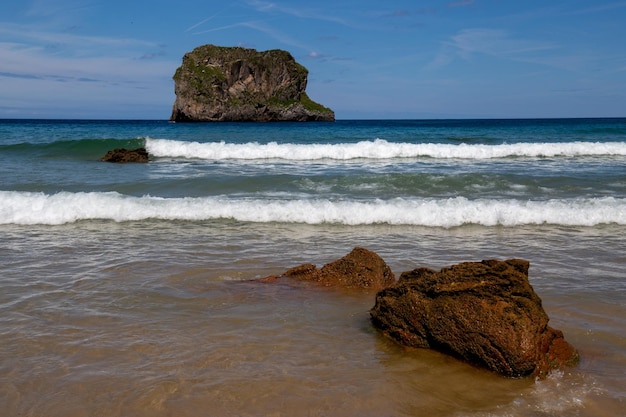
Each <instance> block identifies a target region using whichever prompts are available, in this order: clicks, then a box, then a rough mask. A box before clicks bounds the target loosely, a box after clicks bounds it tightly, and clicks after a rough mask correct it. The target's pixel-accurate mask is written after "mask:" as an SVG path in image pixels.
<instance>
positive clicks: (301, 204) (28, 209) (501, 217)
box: [0, 191, 626, 227]
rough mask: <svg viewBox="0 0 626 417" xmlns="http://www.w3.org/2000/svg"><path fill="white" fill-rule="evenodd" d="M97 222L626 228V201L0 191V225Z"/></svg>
mask: <svg viewBox="0 0 626 417" xmlns="http://www.w3.org/2000/svg"><path fill="white" fill-rule="evenodd" d="M90 219H102V220H112V221H116V222H124V221H141V220H148V219H164V220H186V221H203V220H220V219H223V220H235V221H240V222H259V223H264V222H279V223H306V224H343V225H370V224H389V225H419V226H431V227H456V226H462V225H466V224H477V225H484V226H498V225H500V226H519V225H536V224H554V225H566V226H595V225H599V224H611V223H613V224H620V225H624V224H626V199H623V198H613V197H603V198H575V199H560V200H545V201H543V200H542V201H521V200H512V199H476V200H470V199H467V198H465V197H455V198H440V199H437V198H394V199H389V200H381V199H375V200H374V199H373V200H336V201H335V200H330V199H316V198H304V199H289V198H258V197H255V198H246V197H225V196H217V197H216V196H212V197H193V198H192V197H183V198H162V197H152V196H143V197H136V196H129V195H123V194H119V193H117V192H79V193H70V192H59V193H56V194H45V193H34V192H20V191H0V224H49V225H57V224H65V223H73V222H77V221H81V220H90Z"/></svg>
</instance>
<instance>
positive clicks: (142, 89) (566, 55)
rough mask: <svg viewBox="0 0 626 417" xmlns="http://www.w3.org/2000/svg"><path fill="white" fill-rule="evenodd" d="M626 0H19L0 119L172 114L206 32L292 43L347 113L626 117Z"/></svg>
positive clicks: (3, 35)
mask: <svg viewBox="0 0 626 417" xmlns="http://www.w3.org/2000/svg"><path fill="white" fill-rule="evenodd" d="M625 40H626V1H617V0H607V1H604V0H587V1H576V0H568V1H559V0H551V1H545V0H542V1H535V0H530V1H511V0H451V1H408V0H407V1H382V0H377V1H373V0H361V1H358V2H357V1H344V0H332V1H328V0H316V1H310V0H307V1H299V0H296V1H282V0H275V1H265V0H229V1H223V0H221V1H207V0H202V1H185V0H179V1H178V2H172V1H171V0H170V1H162V0H151V1H145V2H144V1H133V0H124V1H118V0H22V1H19V2H17V1H3V2H2V5H0V118H13V117H15V118H25V117H26V118H105V119H117V118H122V119H133V118H136V119H167V118H169V116H170V112H171V107H172V104H173V102H174V83H173V81H172V75H173V74H174V71H175V70H176V68H177V67H178V66H179V65H180V63H181V59H182V56H183V55H184V53H185V52H187V51H191V50H192V49H193V48H195V47H196V46H199V45H203V44H207V43H212V44H216V45H220V46H243V47H249V48H255V49H258V50H267V49H284V50H287V51H289V52H291V54H292V55H293V56H294V57H295V58H296V60H297V61H298V62H300V63H301V64H303V65H304V66H305V67H307V68H308V69H309V83H308V88H307V92H308V93H309V96H311V98H313V99H314V100H316V101H318V102H320V103H322V104H324V105H326V106H328V107H331V108H332V109H333V110H335V113H336V116H337V118H338V119H352V118H357V119H362V118H418V119H420V118H503V117H506V118H508V117H513V118H516V117H519V118H526V117H623V116H626V41H625Z"/></svg>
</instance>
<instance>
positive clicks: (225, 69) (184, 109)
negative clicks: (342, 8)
mask: <svg viewBox="0 0 626 417" xmlns="http://www.w3.org/2000/svg"><path fill="white" fill-rule="evenodd" d="M307 77H308V70H307V69H306V68H305V67H304V66H302V65H300V64H299V63H297V62H296V60H295V59H294V58H293V56H291V54H290V53H289V52H286V51H282V50H270V51H263V52H258V51H256V50H254V49H247V48H240V47H221V46H215V45H204V46H199V47H197V48H195V49H194V50H193V51H192V52H188V53H186V54H185V56H184V57H183V63H182V65H181V66H180V67H179V68H178V69H177V70H176V73H175V74H174V83H175V84H174V91H175V93H176V101H175V102H174V106H173V109H172V116H171V117H170V120H171V121H175V122H214V121H215V122H217V121H227V122H228V121H260V122H265V121H334V120H335V113H334V112H333V111H332V110H331V109H329V108H327V107H324V106H322V105H321V104H318V103H316V102H314V101H313V100H311V99H310V98H309V97H308V95H307V94H306V92H305V90H306V85H307Z"/></svg>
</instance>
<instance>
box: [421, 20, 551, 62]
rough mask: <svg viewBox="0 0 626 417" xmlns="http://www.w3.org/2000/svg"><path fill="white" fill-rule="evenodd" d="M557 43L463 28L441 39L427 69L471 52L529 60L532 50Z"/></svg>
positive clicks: (545, 48) (464, 56)
mask: <svg viewBox="0 0 626 417" xmlns="http://www.w3.org/2000/svg"><path fill="white" fill-rule="evenodd" d="M558 47H559V46H558V45H556V44H554V43H550V42H542V41H534V40H527V39H516V38H513V37H511V36H510V34H509V33H508V32H507V31H504V30H498V29H465V30H462V31H460V32H458V33H457V34H455V35H453V36H451V37H450V38H449V39H448V40H446V41H444V42H443V43H442V45H441V48H440V50H439V52H438V53H437V55H436V56H435V58H434V59H433V60H432V61H431V62H430V63H429V64H428V65H427V67H426V68H427V69H438V68H442V67H444V66H446V65H448V64H450V63H452V62H453V61H454V60H455V59H456V58H457V57H460V58H462V59H465V60H469V59H471V57H472V56H473V55H489V56H492V57H496V58H500V59H509V60H520V61H521V60H525V61H531V60H532V59H533V58H532V57H533V56H534V55H533V54H535V53H539V52H542V51H548V50H555V49H557V48H558Z"/></svg>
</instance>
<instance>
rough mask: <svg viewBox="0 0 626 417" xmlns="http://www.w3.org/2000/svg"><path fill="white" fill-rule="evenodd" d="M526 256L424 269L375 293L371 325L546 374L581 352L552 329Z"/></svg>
mask: <svg viewBox="0 0 626 417" xmlns="http://www.w3.org/2000/svg"><path fill="white" fill-rule="evenodd" d="M528 268H529V262H528V261H524V260H520V259H511V260H507V261H497V260H487V261H482V262H465V263H461V264H458V265H453V266H450V267H447V268H443V269H442V270H441V271H434V270H432V269H428V268H418V269H415V270H413V271H410V272H404V273H402V274H401V276H400V278H399V280H398V282H397V284H395V285H394V286H392V287H389V288H386V289H383V290H382V291H380V292H379V293H378V294H377V296H376V303H375V305H374V307H373V308H372V310H371V311H370V315H371V319H372V323H373V324H374V326H375V327H377V328H378V329H380V330H381V331H382V332H383V333H384V334H386V335H387V336H389V337H391V338H392V339H394V340H396V341H397V342H399V343H401V344H403V345H407V346H412V347H418V348H432V349H436V350H439V351H441V352H444V353H449V354H452V355H454V356H456V357H460V358H462V359H464V360H466V361H468V362H470V363H473V364H476V365H479V366H484V367H486V368H488V369H490V370H493V371H495V372H498V373H500V374H503V375H506V376H510V377H519V376H527V375H534V376H537V377H545V376H546V375H547V374H548V373H549V372H550V371H551V370H552V369H558V368H563V367H565V366H571V365H575V364H577V362H578V352H577V351H576V350H575V349H574V348H573V347H572V346H571V345H570V344H569V343H568V342H566V341H565V339H564V338H563V333H561V332H560V331H558V330H554V329H552V328H551V327H549V326H548V316H547V314H546V313H545V311H544V310H543V307H542V305H541V299H540V298H539V297H538V296H537V294H536V293H535V292H534V290H533V288H532V287H531V285H530V283H529V281H528Z"/></svg>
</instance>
